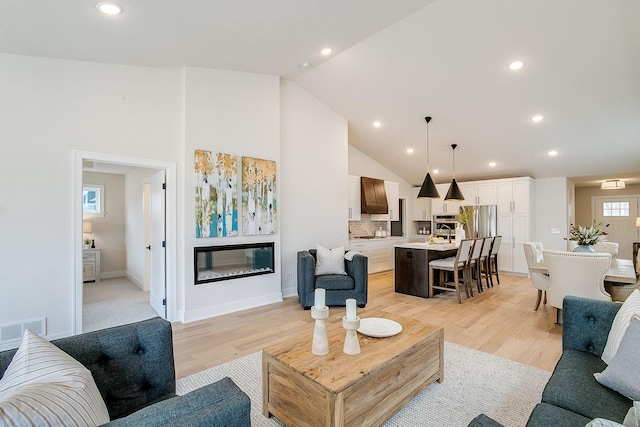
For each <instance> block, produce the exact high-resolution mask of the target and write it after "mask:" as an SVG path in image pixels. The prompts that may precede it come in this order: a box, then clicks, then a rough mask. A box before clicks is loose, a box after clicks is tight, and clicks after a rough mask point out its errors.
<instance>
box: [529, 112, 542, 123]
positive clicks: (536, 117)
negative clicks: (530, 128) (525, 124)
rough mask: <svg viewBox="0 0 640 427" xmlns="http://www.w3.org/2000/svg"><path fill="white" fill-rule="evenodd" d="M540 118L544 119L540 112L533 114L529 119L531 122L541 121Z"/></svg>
mask: <svg viewBox="0 0 640 427" xmlns="http://www.w3.org/2000/svg"><path fill="white" fill-rule="evenodd" d="M542 120H544V116H541V115H540V114H536V115H535V116H533V117H531V121H532V122H536V123H538V122H541V121H542Z"/></svg>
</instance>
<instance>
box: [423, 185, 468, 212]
mask: <svg viewBox="0 0 640 427" xmlns="http://www.w3.org/2000/svg"><path fill="white" fill-rule="evenodd" d="M450 185H451V183H447V184H436V188H437V189H438V193H439V194H440V198H439V199H431V216H433V215H437V214H449V215H457V214H458V213H459V212H460V206H461V204H460V202H445V200H444V198H445V197H446V195H447V191H449V186H450ZM463 194H464V192H463Z"/></svg>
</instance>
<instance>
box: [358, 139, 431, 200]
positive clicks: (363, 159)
mask: <svg viewBox="0 0 640 427" xmlns="http://www.w3.org/2000/svg"><path fill="white" fill-rule="evenodd" d="M349 175H356V176H368V177H370V178H378V179H384V180H385V181H393V182H397V183H399V184H400V198H401V199H407V201H408V202H409V204H408V206H407V211H408V212H411V204H410V199H411V188H412V187H413V185H412V184H411V183H410V182H409V181H406V180H404V179H403V178H400V177H399V176H398V175H396V174H395V173H393V172H392V171H390V170H389V169H387V168H385V167H384V166H382V165H381V164H380V163H378V162H376V161H375V160H373V159H372V158H371V157H369V156H367V155H366V154H364V153H363V152H362V151H360V150H358V149H357V148H355V147H353V146H351V145H350V146H349ZM425 175H426V170H425ZM420 184H422V183H420Z"/></svg>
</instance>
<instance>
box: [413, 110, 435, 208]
mask: <svg viewBox="0 0 640 427" xmlns="http://www.w3.org/2000/svg"><path fill="white" fill-rule="evenodd" d="M424 119H425V121H426V122H427V176H425V177H424V182H423V183H422V187H420V192H419V193H418V199H423V198H427V199H439V198H440V193H438V189H437V188H436V185H435V184H434V183H433V180H432V179H431V175H430V174H429V122H430V121H431V117H429V116H427V117H425V118H424Z"/></svg>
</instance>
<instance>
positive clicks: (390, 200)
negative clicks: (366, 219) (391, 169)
mask: <svg viewBox="0 0 640 427" xmlns="http://www.w3.org/2000/svg"><path fill="white" fill-rule="evenodd" d="M384 192H385V193H386V194H387V205H388V207H389V213H386V214H371V221H399V220H400V209H399V207H400V184H398V183H397V182H391V181H385V182H384Z"/></svg>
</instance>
